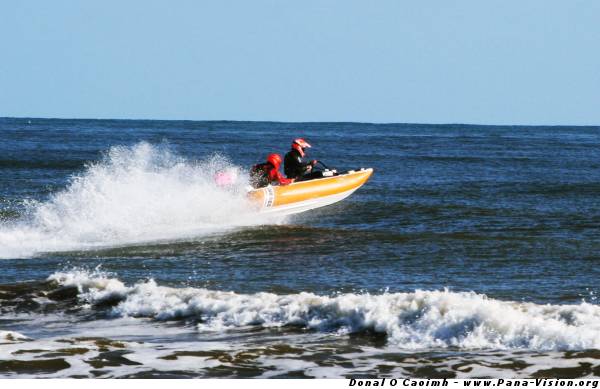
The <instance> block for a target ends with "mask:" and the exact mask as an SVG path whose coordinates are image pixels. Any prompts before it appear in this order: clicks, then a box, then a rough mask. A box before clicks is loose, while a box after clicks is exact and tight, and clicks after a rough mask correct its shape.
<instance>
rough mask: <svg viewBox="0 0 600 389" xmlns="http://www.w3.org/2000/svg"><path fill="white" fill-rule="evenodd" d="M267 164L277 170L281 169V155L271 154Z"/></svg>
mask: <svg viewBox="0 0 600 389" xmlns="http://www.w3.org/2000/svg"><path fill="white" fill-rule="evenodd" d="M267 162H268V163H270V164H271V165H273V166H275V169H279V165H281V155H279V154H275V153H273V154H269V155H268V156H267Z"/></svg>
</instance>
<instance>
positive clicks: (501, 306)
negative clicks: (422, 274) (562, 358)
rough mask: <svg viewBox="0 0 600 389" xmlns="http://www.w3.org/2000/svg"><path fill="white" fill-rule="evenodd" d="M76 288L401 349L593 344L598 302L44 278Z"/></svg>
mask: <svg viewBox="0 0 600 389" xmlns="http://www.w3.org/2000/svg"><path fill="white" fill-rule="evenodd" d="M49 280H51V281H55V282H57V283H59V284H60V285H62V286H64V287H76V288H77V289H78V292H79V294H78V297H79V299H81V300H83V301H84V302H85V303H86V304H89V306H90V308H91V309H93V308H92V307H93V306H94V305H96V304H103V303H107V302H110V303H111V304H113V306H112V308H111V314H112V315H114V316H115V317H126V316H129V317H144V318H153V319H156V320H173V319H178V318H195V319H197V321H198V323H199V324H198V330H200V331H222V330H226V329H235V328H239V327H245V326H262V327H282V326H296V327H300V328H306V329H311V330H316V331H323V332H334V333H339V334H348V333H361V332H376V333H381V334H385V335H386V337H387V340H388V343H390V344H391V345H395V346H398V347H400V348H402V349H411V350H416V349H430V348H450V347H456V348H460V349H529V350H581V349H598V348H600V306H597V305H594V304H589V303H586V302H582V303H580V304H578V305H539V304H534V303H520V302H512V301H501V300H495V299H492V298H488V297H486V296H485V295H481V294H477V293H474V292H462V293H457V292H451V291H448V290H443V291H423V290H416V291H415V292H412V293H384V294H379V295H371V294H352V293H349V294H340V295H336V296H319V295H316V294H313V293H306V292H302V293H298V294H288V295H276V294H272V293H256V294H238V293H234V292H223V291H213V290H208V289H198V288H170V287H164V286H159V285H157V284H156V283H155V282H154V281H153V280H149V281H147V282H141V283H136V284H134V285H132V286H127V285H125V284H124V283H123V282H121V281H120V280H118V279H117V278H111V277H110V276H109V275H107V274H104V273H101V272H98V271H96V272H93V273H89V272H86V271H79V270H73V271H68V272H59V273H55V274H53V275H52V276H50V278H49Z"/></svg>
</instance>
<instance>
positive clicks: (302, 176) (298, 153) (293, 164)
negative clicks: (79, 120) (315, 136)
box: [283, 138, 317, 181]
mask: <svg viewBox="0 0 600 389" xmlns="http://www.w3.org/2000/svg"><path fill="white" fill-rule="evenodd" d="M309 148H310V145H309V144H308V142H307V141H305V140H304V139H302V138H297V139H294V141H293V142H292V149H291V150H290V151H288V153H287V154H286V155H285V158H284V160H283V172H284V173H285V175H286V176H287V178H292V179H295V180H298V181H300V180H309V179H311V178H316V175H315V173H317V172H312V170H313V166H315V165H316V164H317V161H316V160H312V161H310V162H304V161H303V160H302V158H303V157H304V156H305V154H306V149H309Z"/></svg>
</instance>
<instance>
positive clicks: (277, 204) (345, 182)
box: [248, 168, 373, 214]
mask: <svg viewBox="0 0 600 389" xmlns="http://www.w3.org/2000/svg"><path fill="white" fill-rule="evenodd" d="M371 174H373V169H371V168H369V169H361V170H356V171H349V172H347V173H344V174H340V175H337V176H333V177H324V178H319V179H314V180H309V181H300V182H295V183H293V184H290V185H282V186H267V187H265V188H260V189H254V190H252V191H250V192H249V193H248V197H249V198H250V200H251V201H252V202H253V203H254V204H256V205H257V207H259V208H260V211H261V212H265V213H277V214H294V213H300V212H304V211H308V210H310V209H315V208H320V207H324V206H326V205H330V204H333V203H337V202H338V201H341V200H343V199H345V198H346V197H348V196H350V195H351V194H352V193H354V191H355V190H357V189H358V188H360V187H361V186H362V185H364V183H365V182H367V180H368V179H369V177H371Z"/></svg>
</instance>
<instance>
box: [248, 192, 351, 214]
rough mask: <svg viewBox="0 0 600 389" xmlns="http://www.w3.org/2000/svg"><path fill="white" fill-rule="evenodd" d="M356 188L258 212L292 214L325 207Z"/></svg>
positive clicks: (343, 197) (348, 194)
mask: <svg viewBox="0 0 600 389" xmlns="http://www.w3.org/2000/svg"><path fill="white" fill-rule="evenodd" d="M357 189H358V188H354V189H351V190H348V191H346V192H341V193H336V194H334V195H329V196H323V197H318V198H315V199H310V200H304V201H298V202H296V203H292V204H285V205H279V206H276V207H269V208H263V209H261V210H260V213H263V214H268V215H281V216H284V215H293V214H295V213H300V212H305V211H310V210H311V209H315V208H321V207H325V206H327V205H331V204H333V203H337V202H338V201H341V200H343V199H345V198H346V197H348V196H350V195H351V194H352V193H354V192H355V191H356V190H357Z"/></svg>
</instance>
